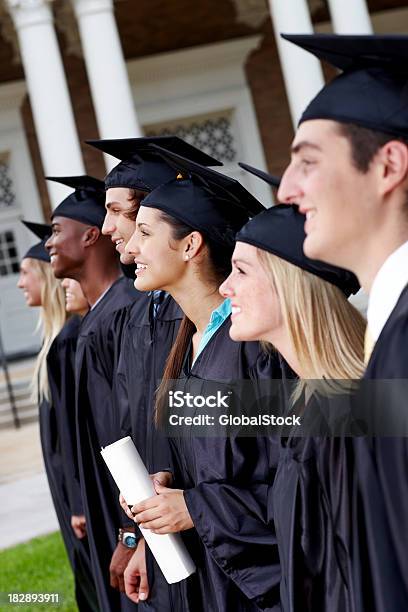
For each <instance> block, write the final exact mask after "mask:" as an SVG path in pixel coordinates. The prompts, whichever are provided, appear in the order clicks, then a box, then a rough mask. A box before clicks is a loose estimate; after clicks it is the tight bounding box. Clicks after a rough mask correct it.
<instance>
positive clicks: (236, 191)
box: [142, 145, 264, 244]
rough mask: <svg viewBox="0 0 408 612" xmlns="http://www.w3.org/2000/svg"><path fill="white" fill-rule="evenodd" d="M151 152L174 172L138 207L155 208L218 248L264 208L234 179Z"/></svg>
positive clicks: (175, 158)
mask: <svg viewBox="0 0 408 612" xmlns="http://www.w3.org/2000/svg"><path fill="white" fill-rule="evenodd" d="M152 146H153V147H154V149H155V150H156V151H157V152H158V153H159V154H160V156H161V157H163V159H165V160H166V161H167V162H168V164H169V165H170V166H172V167H173V168H174V170H173V179H172V180H171V181H169V182H167V183H164V184H163V185H160V186H159V187H157V188H156V189H154V190H153V191H152V192H151V193H150V194H149V195H147V196H146V197H145V198H144V200H143V202H142V206H147V207H150V208H158V209H160V210H162V211H163V212H165V213H167V214H169V215H171V216H172V217H175V218H176V219H179V220H180V221H182V222H183V223H186V224H187V225H189V226H190V227H192V228H194V229H197V230H200V231H202V232H203V233H204V234H206V235H207V236H208V237H210V238H212V239H213V240H215V241H217V242H220V243H221V244H232V243H233V241H234V237H235V233H236V232H237V231H238V230H239V229H240V228H241V227H242V226H243V225H244V223H246V222H247V221H248V219H249V218H250V217H251V216H252V215H255V214H257V213H259V212H260V211H262V210H264V207H263V206H262V204H261V203H260V202H258V200H257V199H256V198H254V196H253V195H252V194H250V193H249V192H248V191H247V190H246V189H245V188H244V187H243V186H242V185H241V184H240V183H239V182H238V181H236V180H235V179H233V178H231V177H229V176H225V175H224V174H220V173H219V172H216V171H215V170H211V169H210V168H206V167H204V166H202V165H200V164H197V163H196V162H194V161H191V160H189V159H185V158H184V157H182V156H180V155H177V154H175V153H171V152H169V151H165V150H164V149H162V148H161V147H158V146H157V145H152Z"/></svg>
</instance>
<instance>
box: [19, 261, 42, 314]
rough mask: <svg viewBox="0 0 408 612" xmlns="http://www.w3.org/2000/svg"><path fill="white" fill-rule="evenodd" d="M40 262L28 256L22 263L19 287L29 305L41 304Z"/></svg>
mask: <svg viewBox="0 0 408 612" xmlns="http://www.w3.org/2000/svg"><path fill="white" fill-rule="evenodd" d="M43 282H44V281H43V280H42V279H41V276H40V273H39V267H38V262H37V261H36V260H35V259H32V258H31V257H26V258H24V259H23V260H22V262H21V264H20V276H19V278H18V282H17V287H18V288H19V289H22V290H23V293H24V298H25V301H26V303H27V306H41V289H42V283H43Z"/></svg>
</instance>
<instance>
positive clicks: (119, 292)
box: [75, 277, 143, 611]
mask: <svg viewBox="0 0 408 612" xmlns="http://www.w3.org/2000/svg"><path fill="white" fill-rule="evenodd" d="M138 299H143V296H142V294H140V293H139V292H136V290H135V289H134V287H133V283H132V281H131V280H130V279H128V278H123V277H121V278H119V279H118V280H117V281H116V282H115V283H114V284H113V285H112V286H111V287H110V289H109V291H108V292H107V293H106V294H105V295H104V297H103V298H102V300H101V301H100V302H99V303H98V304H97V305H96V306H95V308H94V309H93V310H91V311H90V312H89V313H88V314H87V315H86V316H85V317H84V319H83V322H82V325H81V329H80V334H79V338H78V347H77V353H76V360H75V375H76V402H75V406H76V427H77V446H78V466H77V470H78V476H79V481H80V485H81V493H82V500H83V510H84V514H85V517H86V522H87V533H88V539H89V547H90V554H91V562H92V570H93V575H94V580H95V584H96V590H97V595H98V601H99V606H100V608H101V610H103V611H105V610H106V611H110V610H127V609H129V610H134V609H135V604H133V603H132V602H131V601H130V600H129V599H128V598H127V597H126V596H125V595H124V594H121V593H119V591H117V590H116V589H113V588H111V587H110V584H109V565H110V562H111V558H112V554H113V551H114V550H115V548H116V545H117V532H118V527H119V526H120V525H125V524H126V523H127V521H126V520H125V521H124V520H123V518H124V516H125V515H124V513H123V511H122V510H121V508H120V506H119V503H118V493H117V488H116V485H115V483H114V481H113V479H112V477H111V476H110V474H109V471H108V469H107V467H106V466H105V463H104V461H103V459H102V457H101V455H100V450H101V446H106V445H107V444H110V443H112V442H114V441H116V440H117V439H118V438H120V437H121V432H120V427H119V423H120V419H119V417H118V414H117V412H116V411H115V408H114V394H113V381H114V378H115V372H116V367H117V363H118V359H119V352H120V346H121V341H122V334H123V330H124V328H125V326H126V324H127V320H128V315H129V308H128V306H129V305H130V304H131V303H133V302H136V301H137V300H138ZM125 519H126V517H125Z"/></svg>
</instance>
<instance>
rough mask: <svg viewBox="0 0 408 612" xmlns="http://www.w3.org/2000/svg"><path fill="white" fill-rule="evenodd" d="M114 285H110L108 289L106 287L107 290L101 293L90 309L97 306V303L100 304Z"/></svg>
mask: <svg viewBox="0 0 408 612" xmlns="http://www.w3.org/2000/svg"><path fill="white" fill-rule="evenodd" d="M112 285H113V283H112ZM112 285H109V287H108V288H107V289H105V291H104V292H103V293H101V295H100V296H99V297H98V299H97V300H96V302H95V304H93V306H91V308H90V310H93V309H94V308H96V307H97V305H98V304H99V302H101V301H102V300H103V298H104V297H105V295H106V294H107V293H108V291H109V289H110V288H111V287H112Z"/></svg>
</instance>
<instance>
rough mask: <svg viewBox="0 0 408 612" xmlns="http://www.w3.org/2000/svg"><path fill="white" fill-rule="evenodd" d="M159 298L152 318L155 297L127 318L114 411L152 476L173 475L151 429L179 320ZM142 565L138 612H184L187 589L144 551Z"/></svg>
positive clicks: (168, 300)
mask: <svg viewBox="0 0 408 612" xmlns="http://www.w3.org/2000/svg"><path fill="white" fill-rule="evenodd" d="M161 298H162V300H163V301H162V302H161V304H160V305H159V306H158V310H157V313H156V315H154V312H153V307H154V300H153V296H149V297H148V304H147V307H146V308H145V309H144V311H143V313H140V311H139V310H136V309H135V308H133V309H132V311H131V312H130V314H129V322H128V325H127V327H126V330H125V332H124V334H123V343H122V349H121V355H120V359H119V364H118V368H117V377H116V405H117V411H118V413H119V414H120V415H121V431H122V435H123V436H125V435H131V437H132V439H133V442H134V443H135V446H136V448H137V449H138V452H139V454H140V456H141V458H142V460H143V462H144V464H145V465H146V467H147V469H148V471H149V473H151V474H152V473H155V472H157V471H161V470H164V469H170V470H172V464H171V454H170V447H169V443H168V439H167V437H165V436H163V435H162V434H161V432H160V431H159V430H158V429H157V428H156V426H155V424H154V414H153V409H154V393H155V390H156V388H157V386H158V384H159V382H160V379H161V377H162V375H163V371H164V367H165V363H166V359H167V356H168V354H169V352H170V350H171V347H172V346H173V343H174V341H175V339H176V336H177V332H178V329H179V326H180V322H181V320H182V318H183V313H182V311H181V309H180V307H179V306H178V305H177V304H176V302H174V300H173V299H172V297H171V296H169V295H167V296H164V295H163V293H162V295H161ZM139 535H140V532H139ZM146 565H147V572H148V580H149V599H148V601H147V602H141V603H139V606H138V609H139V611H140V610H146V611H150V612H152V611H156V610H157V611H160V612H166V611H177V612H183V610H185V609H187V608H185V607H184V603H183V601H184V597H185V595H184V591H185V588H186V586H185V585H184V584H182V585H181V586H179V585H168V584H167V582H166V580H165V578H164V576H163V574H162V572H161V570H160V569H159V567H158V566H157V564H156V562H155V560H154V558H153V556H152V555H151V553H150V550H149V549H148V547H147V546H146ZM184 582H186V581H184ZM187 582H188V583H189V584H190V582H191V581H190V580H189V581H187Z"/></svg>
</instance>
